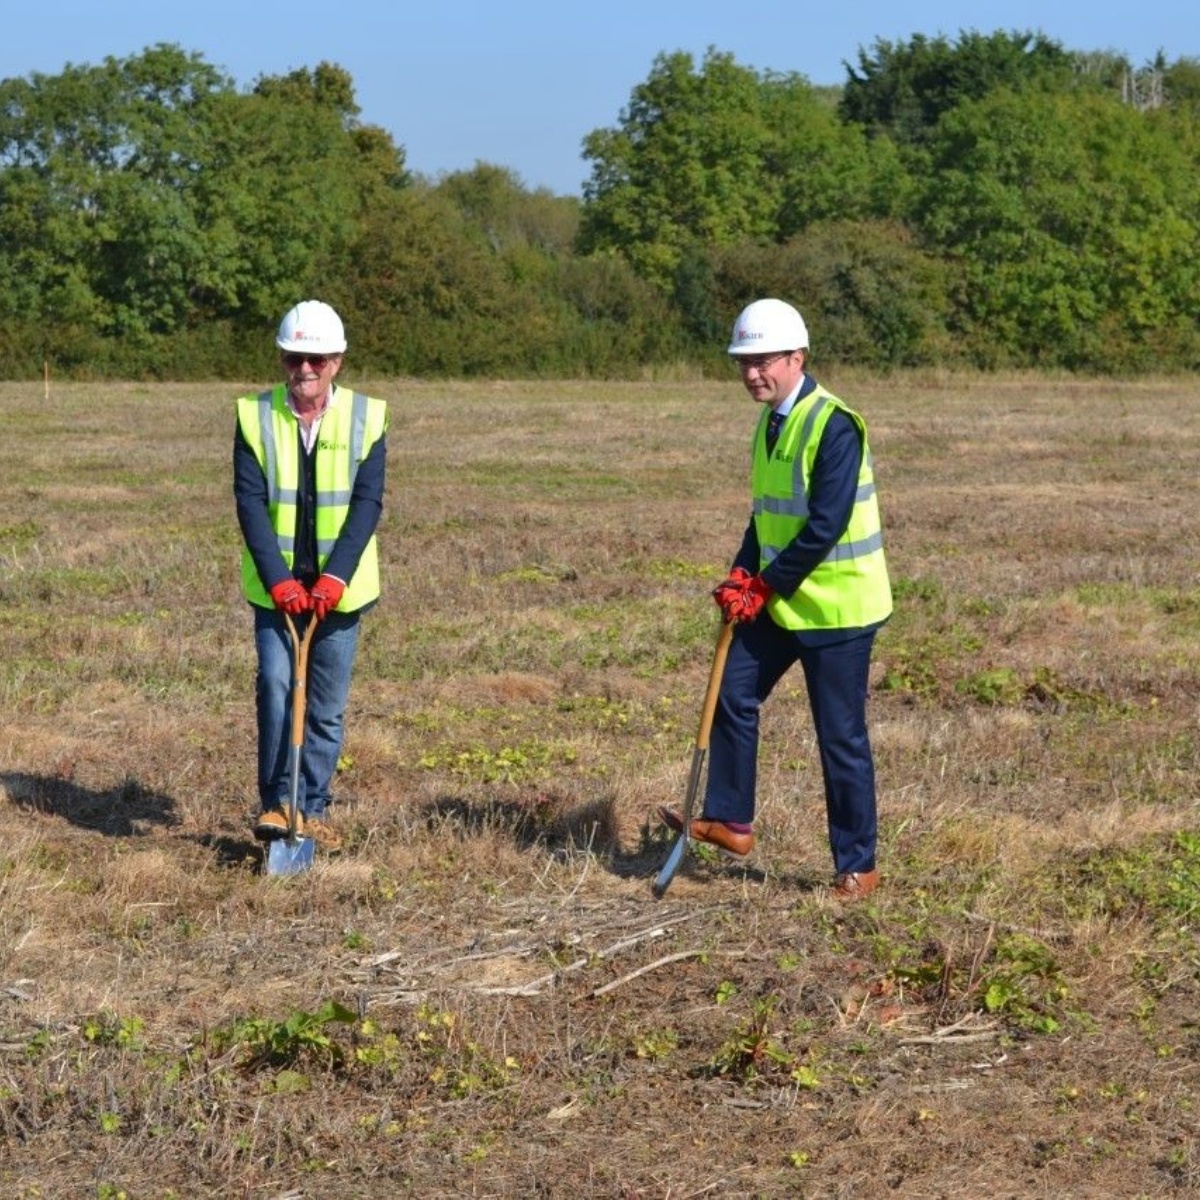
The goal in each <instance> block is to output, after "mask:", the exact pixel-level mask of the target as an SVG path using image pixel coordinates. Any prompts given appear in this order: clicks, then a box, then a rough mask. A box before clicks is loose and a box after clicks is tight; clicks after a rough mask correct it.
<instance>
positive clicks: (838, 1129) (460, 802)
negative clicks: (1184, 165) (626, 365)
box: [0, 376, 1200, 1200]
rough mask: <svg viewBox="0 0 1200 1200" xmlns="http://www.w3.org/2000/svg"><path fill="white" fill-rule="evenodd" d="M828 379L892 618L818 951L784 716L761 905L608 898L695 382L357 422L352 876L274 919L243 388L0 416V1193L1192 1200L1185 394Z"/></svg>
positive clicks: (303, 889)
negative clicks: (263, 850) (870, 497)
mask: <svg viewBox="0 0 1200 1200" xmlns="http://www.w3.org/2000/svg"><path fill="white" fill-rule="evenodd" d="M826 382H827V383H828V384H829V385H830V386H831V387H832V388H833V389H834V390H835V391H837V392H838V393H839V394H841V395H843V396H844V397H845V398H846V399H847V401H849V402H851V403H852V404H854V405H855V406H856V407H858V408H859V409H860V410H861V411H862V412H863V413H864V415H865V416H866V417H867V419H868V422H869V424H870V427H871V433H872V442H873V449H874V452H875V456H876V461H877V473H878V477H879V480H880V490H881V496H882V503H883V511H884V521H885V528H886V536H887V544H888V550H889V556H890V562H891V567H892V572H893V577H894V582H895V587H896V594H897V610H896V615H895V617H894V618H893V620H892V621H891V623H890V624H889V626H888V627H887V629H886V630H885V631H884V633H883V634H882V635H881V636H880V638H879V641H878V649H877V653H876V659H875V665H874V691H873V696H872V701H871V714H872V720H873V736H874V744H875V749H876V757H877V769H878V775H879V782H880V801H881V817H882V845H881V866H882V869H883V871H884V874H885V877H886V883H885V886H884V887H883V888H882V889H881V890H880V891H879V892H878V893H876V894H875V895H874V896H872V897H871V898H870V900H869V901H867V902H866V903H865V904H863V905H861V906H857V907H851V908H841V907H839V906H837V905H836V904H834V903H832V902H831V901H830V900H829V898H828V897H827V896H826V894H825V892H824V884H825V883H826V882H827V881H828V877H829V866H830V864H829V858H828V849H827V846H826V842H825V829H824V813H823V806H822V801H821V797H820V783H819V765H818V763H817V761H816V755H815V746H814V743H813V738H812V734H811V726H810V723H809V719H808V714H807V709H806V700H805V696H804V691H803V683H802V679H801V678H800V676H799V675H798V674H797V675H796V676H795V677H794V678H792V677H789V678H788V679H787V680H785V682H784V684H783V685H781V687H780V689H779V690H778V692H777V694H776V696H774V697H773V698H772V700H771V702H770V703H769V705H768V706H767V708H766V710H765V712H764V721H763V744H762V753H761V768H760V812H759V819H758V832H759V841H758V847H757V848H756V850H755V853H754V856H753V858H752V859H751V861H749V862H748V863H746V864H743V865H740V866H732V865H729V864H727V863H726V862H724V861H723V860H719V859H711V858H708V857H706V856H703V855H696V856H694V857H693V858H692V859H691V860H690V861H689V863H688V864H687V865H686V867H685V869H684V871H683V872H682V873H681V874H680V876H679V877H678V878H677V879H676V881H675V882H674V884H673V885H672V887H671V889H670V890H669V892H668V893H667V896H666V897H665V898H664V899H663V900H661V901H655V900H654V899H653V897H652V895H651V891H650V881H651V879H652V877H653V875H654V873H655V870H656V868H657V867H658V865H659V863H660V862H661V860H662V858H663V856H664V854H665V851H666V845H667V843H666V841H665V839H664V837H663V834H662V833H661V831H660V830H659V829H658V828H657V827H656V824H655V821H654V816H653V814H654V809H655V806H656V805H657V804H659V803H662V802H664V801H672V800H675V799H678V798H679V797H680V796H681V794H682V791H683V787H684V783H685V776H686V772H687V768H688V765H689V762H690V757H691V746H692V741H693V739H694V736H695V729H696V722H697V719H698V713H699V702H700V698H701V695H702V692H703V689H704V684H705V680H706V678H707V672H708V666H709V661H710V657H711V653H712V645H713V639H714V637H715V633H716V624H715V621H716V613H715V609H714V608H713V607H712V605H711V602H710V601H709V599H708V594H707V593H708V589H709V588H710V587H711V586H712V585H713V584H714V583H715V582H716V581H717V580H718V579H719V578H720V576H721V574H722V572H723V570H724V568H725V566H726V564H727V562H728V560H729V558H730V557H731V555H732V553H733V550H734V548H735V547H736V544H737V541H738V539H739V537H740V534H741V530H742V525H743V522H744V521H745V518H746V513H747V508H748V503H747V463H746V443H747V439H748V433H749V427H750V424H751V422H752V419H753V415H754V414H753V412H752V410H751V408H750V405H749V402H748V401H746V400H745V399H744V397H742V396H741V395H740V393H739V389H738V387H737V385H736V382H735V381H731V382H730V383H729V385H720V384H712V383H703V384H700V383H689V384H686V385H685V384H674V383H672V384H661V385H660V384H644V385H608V384H588V385H579V384H573V385H569V386H565V387H559V386H556V385H551V384H530V385H521V386H519V387H518V386H515V385H496V386H494V387H488V386H486V385H472V386H471V387H469V388H468V387H466V386H459V385H453V384H439V385H434V384H425V383H414V382H411V381H405V382H395V383H393V382H389V381H366V386H368V387H369V388H370V390H372V391H374V392H376V393H377V394H381V395H385V396H387V397H388V398H389V399H390V400H391V401H392V411H393V425H392V434H391V437H390V441H389V460H390V481H389V496H388V506H387V512H386V515H385V518H384V524H383V527H382V529H381V543H382V550H383V558H384V562H385V573H386V578H385V589H386V590H385V597H384V600H383V602H382V603H381V604H380V605H379V607H378V608H377V610H376V611H374V612H373V613H372V614H370V616H369V617H368V618H367V622H366V626H365V632H364V637H363V642H362V649H361V652H360V658H359V663H358V668H357V672H356V676H355V681H354V687H353V691H352V697H351V706H350V711H349V714H348V737H347V742H346V748H345V756H344V760H343V762H342V764H341V771H340V775H339V781H338V782H339V792H338V796H339V800H338V805H337V810H336V819H337V820H338V822H339V824H340V827H341V829H342V830H343V832H344V834H345V836H346V851H345V853H344V854H342V855H341V856H340V857H337V858H324V859H319V860H318V863H317V865H316V867H315V869H314V870H313V871H312V872H310V873H308V874H306V875H303V876H300V877H296V878H293V879H288V880H279V879H272V878H268V877H265V876H263V875H262V874H261V872H260V870H259V852H258V849H257V847H256V846H255V844H254V843H253V841H252V839H251V838H250V836H249V819H250V816H251V813H252V811H253V809H254V807H255V803H256V801H255V796H254V748H253V744H254V716H253V694H252V693H253V646H252V639H251V636H250V622H249V617H248V614H247V612H246V610H245V607H244V605H243V603H242V602H241V600H240V599H239V595H238V588H237V558H238V548H239V541H238V535H237V530H236V524H235V521H234V517H233V509H232V500H231V495H230V481H229V478H228V462H229V440H230V438H231V436H232V408H231V404H230V399H231V395H232V392H231V393H230V395H224V394H221V389H213V388H201V387H197V386H169V385H162V386H132V385H131V386H128V387H124V388H108V389H106V391H105V394H104V404H103V406H102V407H101V406H97V405H95V404H94V403H91V402H89V401H92V400H94V398H95V397H94V394H93V393H94V389H86V390H85V389H84V388H83V387H82V386H78V387H76V386H72V387H63V388H57V387H55V388H53V389H52V391H51V394H50V396H49V398H46V397H44V396H43V395H42V390H41V387H40V385H39V386H37V387H35V386H33V385H15V384H8V385H0V396H2V397H3V400H4V403H5V406H6V408H7V410H8V411H10V412H21V413H22V419H21V429H22V433H21V436H20V437H10V438H6V439H5V440H4V442H3V443H2V444H0V474H2V476H3V478H4V480H5V492H6V498H7V502H6V506H5V510H4V514H3V516H0V708H2V711H3V713H4V733H3V738H2V739H0V1191H3V1193H4V1194H5V1195H6V1196H13V1197H22V1198H25V1200H33V1198H34V1197H46V1196H68V1195H69V1196H81V1195H95V1196H99V1197H105V1198H109V1200H112V1198H115V1197H118V1196H125V1197H129V1198H130V1200H135V1198H141V1197H157V1198H161V1197H169V1196H174V1197H191V1196H199V1195H204V1196H214V1197H216V1196H226V1197H231V1198H232V1197H239V1198H244V1197H264V1198H265V1197H281V1196H294V1197H300V1196H310V1197H333V1196H337V1197H375V1196H385V1195H411V1196H421V1197H435V1198H436V1197H460V1196H479V1197H485V1196H487V1197H507V1196H543V1197H561V1198H563V1200H568V1198H570V1200H575V1198H577V1197H627V1198H632V1197H647V1198H649V1197H667V1196H671V1197H682V1196H699V1195H713V1196H716V1195H722V1196H733V1195H746V1196H758V1197H776V1196H778V1197H783V1196H797V1195H811V1196H830V1197H832V1196H851V1195H853V1196H857V1197H875V1196H892V1195H904V1196H909V1197H921V1196H929V1197H933V1196H937V1197H960V1196H961V1197H980V1196H1006V1197H1026V1196H1029V1197H1033V1196H1039V1197H1040V1196H1055V1197H1100V1196H1130V1197H1133V1196H1156V1197H1157V1196H1164V1195H1180V1196H1183V1195H1188V1194H1193V1193H1194V1192H1195V1191H1196V1190H1197V1189H1198V1188H1200V1147H1198V1146H1197V1138H1196V1132H1195V1130H1196V1111H1195V1105H1196V1100H1197V1083H1198V1078H1197V1075H1198V1071H1200V1030H1198V1028H1197V1012H1198V1011H1200V946H1198V944H1197V920H1198V916H1197V914H1198V912H1200V819H1198V811H1197V810H1198V803H1197V801H1198V780H1200V763H1198V752H1197V718H1198V697H1200V666H1198V657H1197V644H1198V642H1200V587H1198V583H1200V578H1198V575H1200V521H1198V520H1197V507H1196V498H1195V486H1194V478H1193V476H1194V463H1195V462H1196V461H1197V460H1198V458H1200V411H1198V410H1197V407H1196V404H1195V397H1194V392H1195V389H1194V387H1193V386H1189V385H1188V384H1187V383H1186V381H1185V382H1180V381H1142V382H1124V383H1121V382H1114V381H1111V380H1109V381H1104V382H1103V383H1098V382H1093V383H1089V382H1081V381H1074V380H1068V379H1045V378H1036V377H988V378H984V377H962V378H955V377H946V376H939V377H922V376H897V377H893V378H890V379H887V380H879V379H872V378H868V377H859V376H847V377H845V378H842V379H835V378H830V379H827V380H826ZM464 408H466V409H467V410H468V411H469V413H470V420H467V421H463V420H461V419H460V417H461V414H462V410H463V409H464Z"/></svg>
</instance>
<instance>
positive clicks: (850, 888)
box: [829, 869, 883, 902]
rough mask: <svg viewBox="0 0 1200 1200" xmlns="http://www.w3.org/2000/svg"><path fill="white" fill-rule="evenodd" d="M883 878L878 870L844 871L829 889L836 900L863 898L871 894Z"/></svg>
mask: <svg viewBox="0 0 1200 1200" xmlns="http://www.w3.org/2000/svg"><path fill="white" fill-rule="evenodd" d="M882 882H883V880H882V878H881V877H880V874H879V872H878V871H877V870H874V869H872V870H870V871H843V872H842V873H841V874H840V875H839V876H838V877H837V878H836V879H835V880H834V881H833V887H831V888H830V889H829V891H830V893H831V894H832V896H833V898H834V899H835V900H841V901H843V902H844V901H847V900H861V899H862V898H863V897H864V896H869V895H870V894H871V893H872V892H873V891H874V890H875V889H876V888H877V887H878V886H879V885H880V883H882Z"/></svg>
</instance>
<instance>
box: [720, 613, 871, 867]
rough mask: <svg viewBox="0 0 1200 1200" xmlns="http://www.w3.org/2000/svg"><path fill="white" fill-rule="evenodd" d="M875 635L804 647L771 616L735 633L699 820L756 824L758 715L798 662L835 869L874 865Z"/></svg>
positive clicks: (722, 687)
mask: <svg viewBox="0 0 1200 1200" xmlns="http://www.w3.org/2000/svg"><path fill="white" fill-rule="evenodd" d="M874 641H875V630H874V629H870V630H868V631H866V632H864V633H855V634H852V635H851V636H850V637H849V638H847V639H845V640H841V641H834V642H823V643H822V644H818V645H814V644H811V642H810V643H809V644H805V643H803V642H801V641H800V638H799V637H798V636H797V635H796V633H794V632H793V631H791V630H787V629H781V628H780V627H779V626H778V625H776V624H775V622H774V621H772V620H771V618H770V616H769V615H768V614H767V613H765V612H764V613H762V614H761V615H760V616H759V618H758V620H756V621H753V622H751V623H750V624H748V625H739V626H738V627H737V629H736V630H735V631H734V637H733V644H732V645H731V646H730V648H729V659H728V661H727V662H726V664H725V674H724V676H723V678H722V680H721V690H720V695H719V697H718V699H717V708H716V713H715V715H714V717H713V727H712V734H711V736H710V740H709V764H708V783H707V788H706V794H705V805H704V815H705V816H706V817H709V818H712V819H714V820H719V821H741V822H746V823H749V822H751V821H753V820H754V795H755V779H756V774H757V764H758V716H759V709H760V707H761V706H762V703H763V701H764V700H766V698H767V697H768V696H769V695H770V694H771V691H772V689H773V688H774V687H775V685H776V684H777V683H778V682H779V680H780V679H782V678H783V676H784V674H785V672H786V671H787V670H788V668H789V667H791V666H792V665H793V663H795V662H796V661H797V660H799V662H800V665H801V667H802V668H803V670H804V680H805V684H806V686H807V688H808V700H809V707H810V708H811V710H812V718H813V724H814V726H815V728H816V734H817V747H818V750H819V751H820V757H821V773H822V776H823V779H824V784H825V809H826V815H827V819H828V823H829V845H830V849H831V850H832V851H833V863H834V870H835V871H836V872H838V873H839V874H840V873H841V872H843V871H869V870H871V869H872V868H874V866H875V841H876V833H877V818H876V809H875V764H874V760H873V758H872V756H871V742H870V738H869V737H868V735H867V680H868V672H869V669H870V664H871V647H872V645H873V644H874Z"/></svg>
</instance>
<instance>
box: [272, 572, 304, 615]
mask: <svg viewBox="0 0 1200 1200" xmlns="http://www.w3.org/2000/svg"><path fill="white" fill-rule="evenodd" d="M271 599H272V600H274V601H275V607H276V608H277V609H279V611H280V612H283V613H287V614H288V616H289V617H298V616H300V614H301V613H306V612H308V610H309V609H310V608H312V602H311V601H310V600H309V598H308V593H307V592H306V591H305V590H304V585H303V584H302V583H300V582H299V581H298V580H295V579H284V580H282V581H281V582H280V583H277V584H276V585H275V586H274V587H273V588H272V589H271Z"/></svg>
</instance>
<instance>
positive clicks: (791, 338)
mask: <svg viewBox="0 0 1200 1200" xmlns="http://www.w3.org/2000/svg"><path fill="white" fill-rule="evenodd" d="M807 349H808V329H807V327H806V326H805V324H804V318H803V317H802V316H801V315H800V314H799V313H798V312H797V311H796V310H795V309H794V308H793V307H792V306H791V305H790V304H787V303H785V302H784V301H782V300H755V301H754V303H753V304H747V305H746V307H745V308H743V309H742V311H741V312H740V313H739V314H738V319H737V320H736V321H735V322H734V323H733V338H732V339H731V340H730V343H729V353H730V354H777V353H779V352H780V351H781V350H807Z"/></svg>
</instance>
